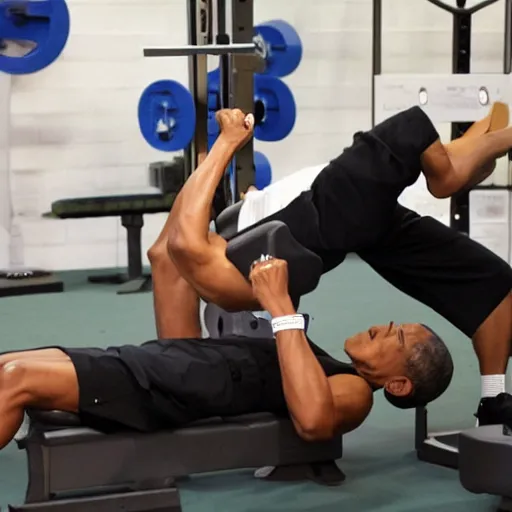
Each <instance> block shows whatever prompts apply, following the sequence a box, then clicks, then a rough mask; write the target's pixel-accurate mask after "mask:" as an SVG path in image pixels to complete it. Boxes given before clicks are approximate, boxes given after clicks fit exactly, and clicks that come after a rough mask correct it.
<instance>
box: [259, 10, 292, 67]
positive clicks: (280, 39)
mask: <svg viewBox="0 0 512 512" xmlns="http://www.w3.org/2000/svg"><path fill="white" fill-rule="evenodd" d="M255 32H256V35H257V36H258V35H259V36H261V37H262V38H263V40H264V41H265V46H266V49H267V53H268V54H267V58H266V69H265V72H264V74H266V75H271V76H277V77H284V76H288V75H290V74H292V73H293V72H294V71H295V70H296V69H297V68H298V67H299V65H300V63H301V61H302V41H301V39H300V36H299V34H298V32H297V31H296V30H295V29H294V28H293V27H292V26H291V25H290V24H289V23H287V22H286V21H283V20H274V21H268V22H266V23H262V24H261V25H258V26H257V27H255Z"/></svg>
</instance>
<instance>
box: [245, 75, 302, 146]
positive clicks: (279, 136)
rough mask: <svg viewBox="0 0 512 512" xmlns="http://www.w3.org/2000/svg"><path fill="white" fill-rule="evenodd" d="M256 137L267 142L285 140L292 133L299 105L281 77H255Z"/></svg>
mask: <svg viewBox="0 0 512 512" xmlns="http://www.w3.org/2000/svg"><path fill="white" fill-rule="evenodd" d="M254 112H255V118H256V127H255V129H254V137H255V138H256V139H257V140H261V141H265V142H277V141H279V140H283V139H285V138H286V137H288V135H289V134H290V133H291V131H292V130H293V127H294V126H295V120H296V118H297V107H296V105H295V99H294V97H293V94H292V91H291V90H290V88H289V87H288V86H287V85H286V84H285V83H284V82H283V81H282V80H280V79H279V78H275V77H273V76H267V75H256V76H255V77H254Z"/></svg>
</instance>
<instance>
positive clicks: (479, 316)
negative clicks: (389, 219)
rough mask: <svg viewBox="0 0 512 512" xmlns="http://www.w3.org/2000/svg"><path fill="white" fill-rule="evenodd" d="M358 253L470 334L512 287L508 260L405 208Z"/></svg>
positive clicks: (401, 288)
mask: <svg viewBox="0 0 512 512" xmlns="http://www.w3.org/2000/svg"><path fill="white" fill-rule="evenodd" d="M358 254H359V256H360V257H361V258H362V259H363V260H364V261H366V262H367V263H368V264H369V265H370V266H371V267H372V268H373V269H374V270H375V271H376V272H377V273H378V274H380V275H381V276H382V277H383V278H384V279H386V280H387V281H388V282H390V283H391V284H392V285H393V286H395V287H396V288H398V289H399V290H401V291H402V292H404V293H406V294H407V295H409V296H410V297H413V298H414V299H416V300H418V301H420V302H422V303H423V304H425V305H427V306H430V307H431V308H432V309H433V310H434V311H437V312H438V313H439V314H440V315H441V316H443V317H444V318H446V320H448V321H449V322H451V323H452V324H453V325H454V326H455V327H457V328H458V329H460V330H461V331H462V332H463V333H464V334H466V335H467V336H469V337H472V336H473V335H474V334H475V332H476V330H477V329H478V327H479V326H480V325H481V324H482V323H483V322H484V320H485V319H486V318H487V317H488V316H489V315H490V313H492V312H493V311H494V309H495V308H496V307H497V306H498V305H499V304H500V303H501V302H502V300H503V299H504V298H505V297H506V296H507V294H509V293H510V291H511V290H512V269H511V268H510V265H509V264H508V263H507V262H505V261H504V260H502V259H501V258H499V257H498V256H496V255H495V254H494V253H493V252H491V251H489V250H488V249H486V248H485V247H484V246H483V245H481V244H479V243H478V242H475V241H474V240H472V239H471V238H469V237H467V236H466V235H464V234H462V233H459V232H458V231H456V230H454V229H451V228H449V227H447V226H445V225H444V224H441V223H440V222H438V221H437V220H435V219H433V218H431V217H422V216H420V215H418V214H417V213H415V212H413V211H411V210H408V209H407V208H404V207H402V206H398V207H397V209H396V212H395V215H394V219H393V224H392V227H391V230H390V232H389V234H388V236H387V237H386V238H385V239H384V240H383V241H381V243H379V245H378V246H375V247H372V248H369V249H366V250H363V251H360V252H359V253H358Z"/></svg>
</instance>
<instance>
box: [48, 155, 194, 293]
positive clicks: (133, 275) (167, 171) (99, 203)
mask: <svg viewBox="0 0 512 512" xmlns="http://www.w3.org/2000/svg"><path fill="white" fill-rule="evenodd" d="M149 171H150V184H151V185H152V186H154V187H158V188H159V189H160V191H161V193H155V194H132V195H121V196H98V197H83V198H71V199H61V200H59V201H56V202H54V203H53V204H52V210H51V215H52V216H53V217H58V218H59V219H85V218H92V217H121V224H122V226H123V227H124V228H125V229H126V232H127V250H128V272H127V274H112V275H103V276H91V277H89V282H91V283H106V284H119V285H120V286H119V288H118V291H117V293H118V294H128V293H138V292H144V291H148V290H150V289H151V276H150V275H145V274H144V273H143V266H142V245H141V233H142V227H143V226H144V215H146V214H154V213H168V212H169V211H170V209H171V207H172V205H173V203H174V200H175V198H176V196H177V194H178V193H179V191H180V190H181V188H182V187H183V184H184V183H185V164H184V162H183V159H182V158H175V159H174V160H173V161H172V162H169V163H166V162H156V163H153V164H151V165H150V166H149Z"/></svg>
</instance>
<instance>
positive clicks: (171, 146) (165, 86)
mask: <svg viewBox="0 0 512 512" xmlns="http://www.w3.org/2000/svg"><path fill="white" fill-rule="evenodd" d="M139 127H140V131H141V133H142V136H143V137H144V139H145V140H146V142H147V143H148V144H149V145H150V146H151V147H153V148H155V149H158V150H160V151H179V150H180V149H184V148H186V147H187V146H188V145H189V144H190V141H191V140H192V137H193V136H194V131H195V128H196V108H195V105H194V100H193V98H192V95H191V94H190V91H189V90H188V89H187V88H186V87H184V86H183V85H182V84H180V83H179V82H175V81H174V80H160V81H158V82H154V83H152V84H151V85H149V86H148V87H147V88H146V89H145V91H144V92H143V93H142V96H141V98H140V101H139Z"/></svg>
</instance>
